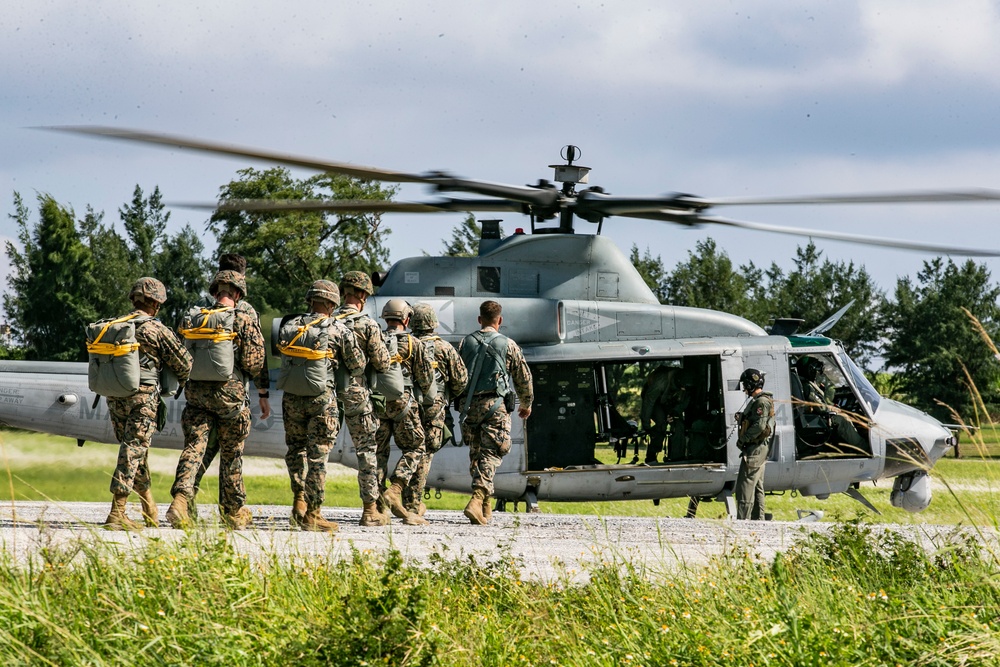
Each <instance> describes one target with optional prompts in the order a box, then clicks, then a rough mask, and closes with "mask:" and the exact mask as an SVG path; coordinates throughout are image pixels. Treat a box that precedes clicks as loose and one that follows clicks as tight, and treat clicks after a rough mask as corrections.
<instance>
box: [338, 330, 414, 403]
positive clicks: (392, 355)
mask: <svg viewBox="0 0 1000 667" xmlns="http://www.w3.org/2000/svg"><path fill="white" fill-rule="evenodd" d="M334 317H335V318H336V319H337V321H339V322H342V323H343V324H344V326H346V327H347V328H348V329H349V330H351V331H352V332H353V331H355V330H356V329H357V324H358V322H359V321H360V320H361V318H362V317H367V315H365V314H364V313H340V314H338V315H334ZM381 333H382V334H383V335H382V340H383V341H384V342H385V346H386V348H388V350H389V360H390V363H389V370H387V371H386V372H385V373H377V372H374V371H373V370H372V368H371V366H370V365H369V367H368V371H366V372H365V375H366V377H367V380H368V387H369V388H370V389H371V390H372V391H373V392H376V393H378V394H381V395H382V396H384V397H385V398H386V400H389V401H395V400H397V399H399V398H402V397H403V393H404V391H405V389H406V383H405V381H404V379H403V368H402V365H401V364H400V361H402V360H401V359H400V358H399V352H398V349H397V346H396V337H395V336H386V335H385V332H381ZM355 335H356V334H355ZM349 382H350V380H349V379H348V376H347V371H346V369H343V368H338V369H337V388H338V389H346V388H347V386H348V383H349Z"/></svg>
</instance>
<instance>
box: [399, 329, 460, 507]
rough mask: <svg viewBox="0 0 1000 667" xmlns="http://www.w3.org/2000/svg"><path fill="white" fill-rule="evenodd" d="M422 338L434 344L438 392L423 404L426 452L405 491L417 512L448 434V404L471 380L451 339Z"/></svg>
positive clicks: (427, 334)
mask: <svg viewBox="0 0 1000 667" xmlns="http://www.w3.org/2000/svg"><path fill="white" fill-rule="evenodd" d="M414 333H415V334H417V338H418V340H420V341H421V342H423V343H424V346H425V350H426V348H427V346H429V345H433V346H434V366H435V368H434V370H435V374H436V375H437V383H438V395H437V396H436V397H435V398H434V402H433V403H431V404H430V405H428V406H424V405H421V406H420V423H421V424H422V425H423V427H424V455H423V456H422V457H421V459H420V463H419V464H418V466H417V471H416V473H414V475H413V477H411V478H410V483H409V484H408V485H407V486H406V489H405V491H404V493H403V504H404V505H406V507H407V508H409V509H410V510H411V511H416V509H417V507H418V506H419V505H420V496H421V495H423V492H424V487H425V486H426V485H427V475H428V474H429V473H430V470H431V461H432V459H433V458H434V454H435V453H436V452H437V451H438V450H439V449H441V446H442V444H443V443H442V439H443V436H444V427H445V416H446V414H447V412H448V410H449V407H448V404H449V403H450V402H451V397H452V396H461V395H462V393H463V392H464V391H465V385H466V384H467V383H468V381H469V374H468V372H467V371H466V368H465V364H464V363H463V362H462V357H460V356H458V352H457V351H456V350H455V348H454V347H453V346H452V345H451V343H449V342H448V341H446V340H444V339H442V338H441V337H439V336H436V335H435V334H434V332H433V331H428V332H418V331H414Z"/></svg>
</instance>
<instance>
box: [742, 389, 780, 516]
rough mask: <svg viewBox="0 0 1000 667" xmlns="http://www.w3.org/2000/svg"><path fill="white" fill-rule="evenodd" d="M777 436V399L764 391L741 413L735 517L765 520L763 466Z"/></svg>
mask: <svg viewBox="0 0 1000 667" xmlns="http://www.w3.org/2000/svg"><path fill="white" fill-rule="evenodd" d="M773 435H774V398H773V396H772V395H771V394H770V393H768V392H764V391H761V392H759V393H757V394H756V395H754V396H753V397H752V398H751V399H750V400H749V402H748V403H747V406H746V407H745V408H744V409H743V412H741V413H740V434H739V438H738V439H737V440H736V446H737V447H738V448H739V450H740V471H739V474H738V475H737V477H736V518H737V519H754V520H759V519H763V518H764V464H765V463H767V456H768V453H769V451H770V449H771V438H772V436H773Z"/></svg>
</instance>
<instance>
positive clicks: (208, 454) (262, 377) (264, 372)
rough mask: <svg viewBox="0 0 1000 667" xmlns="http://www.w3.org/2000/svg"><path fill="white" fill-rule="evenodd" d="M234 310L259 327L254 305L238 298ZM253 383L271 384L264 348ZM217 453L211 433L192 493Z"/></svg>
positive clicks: (259, 387)
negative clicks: (262, 362) (260, 364)
mask: <svg viewBox="0 0 1000 667" xmlns="http://www.w3.org/2000/svg"><path fill="white" fill-rule="evenodd" d="M214 303H215V299H212V298H211V297H205V298H203V299H202V300H201V302H200V303H199V304H198V305H200V306H203V307H205V308H210V307H211V306H212V305H213V304H214ZM236 311H237V312H243V313H246V314H247V316H249V317H250V318H252V319H253V321H254V322H256V323H257V328H260V315H258V314H257V311H256V310H254V307H253V306H251V305H250V303H249V302H248V301H244V300H243V299H240V300H239V301H237V302H236ZM261 335H262V336H263V330H261ZM253 384H254V386H255V387H256V388H257V391H264V392H266V391H268V388H269V387H270V386H271V375H270V373H269V371H268V368H267V351H266V350H265V356H264V364H263V365H262V366H261V368H260V372H259V373H258V374H257V375H256V376H255V377H254V379H253ZM218 454H219V437H218V433H213V434H212V437H209V439H208V445H207V446H206V447H205V456H204V457H202V461H201V465H200V466H198V472H197V473H196V474H195V478H194V493H195V494H197V493H198V489H200V488H201V478H202V477H204V476H205V472H206V471H207V470H208V467H209V466H210V465H212V461H214V460H215V457H216V456H217V455H218Z"/></svg>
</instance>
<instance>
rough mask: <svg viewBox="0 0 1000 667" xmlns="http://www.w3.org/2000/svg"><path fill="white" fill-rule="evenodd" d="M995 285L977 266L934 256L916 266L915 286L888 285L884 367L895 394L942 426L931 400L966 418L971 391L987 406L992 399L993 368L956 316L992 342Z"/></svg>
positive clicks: (944, 414)
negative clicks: (895, 373) (895, 372)
mask: <svg viewBox="0 0 1000 667" xmlns="http://www.w3.org/2000/svg"><path fill="white" fill-rule="evenodd" d="M998 297H1000V286H997V285H996V284H994V283H992V282H991V281H990V272H989V270H988V269H987V268H986V265H985V264H982V265H977V264H976V263H975V262H973V261H972V260H968V261H966V262H965V263H964V264H962V265H958V264H955V262H954V261H952V260H951V259H949V260H948V261H947V263H945V262H944V261H943V260H942V259H941V258H937V259H934V260H932V261H929V262H924V268H923V270H922V271H920V273H918V274H917V279H916V281H913V280H911V279H910V278H909V277H904V278H900V279H899V280H898V281H897V283H896V292H895V301H894V302H892V303H891V304H890V306H889V308H888V310H887V317H886V324H887V328H888V332H887V336H886V338H887V341H888V342H887V345H886V348H885V362H886V365H887V366H888V367H890V368H899V369H901V371H902V377H901V382H902V386H903V390H904V391H905V393H906V394H908V395H909V396H912V397H913V399H914V400H915V401H916V403H917V406H918V407H919V408H920V409H922V410H926V411H927V412H930V413H931V414H934V415H935V416H937V417H939V418H940V419H943V420H945V421H951V420H952V419H953V417H952V416H951V414H950V413H949V410H948V409H947V408H946V407H942V406H941V405H940V404H939V403H938V401H940V402H942V403H944V404H946V405H947V406H950V407H952V408H954V409H955V410H956V411H957V412H958V413H959V414H960V415H963V416H967V415H971V414H972V410H973V407H972V406H973V401H972V394H971V391H972V387H970V386H969V383H968V380H967V376H966V373H968V378H971V380H972V382H973V383H974V384H975V388H976V389H977V390H978V392H979V393H980V394H981V395H982V398H983V401H984V402H985V403H986V405H987V407H988V408H995V407H996V406H997V403H998V399H1000V391H998V382H1000V364H998V362H997V359H996V358H994V356H993V351H992V350H991V349H990V348H989V346H987V344H986V343H985V342H984V341H983V339H982V338H981V336H980V333H979V332H978V331H977V330H976V329H975V327H974V326H973V324H972V323H971V322H970V320H969V318H968V317H967V316H966V315H965V313H964V312H963V311H962V308H963V307H964V308H966V309H968V310H969V311H970V312H971V313H972V314H973V315H974V316H975V317H976V318H978V320H979V322H980V323H981V324H982V326H983V329H984V331H985V332H986V333H987V334H988V335H989V336H991V337H992V338H993V339H994V340H996V339H997V335H998V334H1000V306H998V305H997V298H998Z"/></svg>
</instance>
